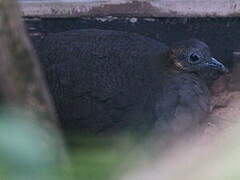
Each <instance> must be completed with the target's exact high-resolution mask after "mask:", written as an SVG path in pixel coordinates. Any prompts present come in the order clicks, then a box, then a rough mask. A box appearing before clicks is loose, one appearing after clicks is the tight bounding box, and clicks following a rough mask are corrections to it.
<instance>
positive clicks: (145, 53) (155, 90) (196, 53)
mask: <svg viewBox="0 0 240 180" xmlns="http://www.w3.org/2000/svg"><path fill="white" fill-rule="evenodd" d="M33 45H34V48H35V51H36V53H37V55H38V57H39V60H40V63H41V66H42V69H43V71H44V74H45V77H46V81H47V84H48V87H49V91H50V93H51V95H52V97H53V100H54V103H55V106H56V109H57V113H58V115H59V118H60V122H61V125H62V127H63V129H65V130H66V131H68V130H70V131H77V132H91V133H101V132H119V131H122V130H126V131H141V132H144V131H149V130H150V129H153V128H154V129H159V131H161V130H162V129H163V130H165V129H167V130H170V131H174V132H175V131H176V132H183V131H188V130H189V129H191V128H193V127H195V126H198V125H199V123H201V121H202V120H203V119H204V118H205V117H206V116H207V114H208V112H209V102H210V93H209V87H208V85H207V83H206V80H207V79H208V78H210V77H206V75H205V74H204V73H203V72H204V70H209V69H212V70H214V71H218V72H226V71H227V68H225V66H224V65H223V64H222V63H220V62H219V61H217V60H216V59H215V58H213V57H212V56H211V53H210V49H209V47H208V45H207V44H205V43H204V42H202V41H200V40H198V39H190V40H185V41H181V42H177V43H175V44H173V45H171V46H170V47H168V46H167V45H165V44H164V43H161V42H159V41H157V40H155V39H151V38H148V37H145V36H142V35H139V34H136V33H128V32H123V31H114V30H99V29H82V30H71V31H66V32H59V33H49V34H47V35H45V36H43V37H41V39H40V40H37V41H34V40H33Z"/></svg>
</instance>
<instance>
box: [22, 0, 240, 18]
mask: <svg viewBox="0 0 240 180" xmlns="http://www.w3.org/2000/svg"><path fill="white" fill-rule="evenodd" d="M20 1H21V7H22V11H23V15H24V16H40V17H81V16H137V17H209V16H211V17H226V16H239V14H240V13H239V12H240V1H239V0H182V1H180V0H148V1H147V0H135V1H132V0H71V1H66V0H59V1H57V0H54V1H44V2H43V1H42V0H37V1H34V0H32V1H30V0H20Z"/></svg>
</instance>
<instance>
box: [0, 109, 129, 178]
mask: <svg viewBox="0 0 240 180" xmlns="http://www.w3.org/2000/svg"><path fill="white" fill-rule="evenodd" d="M40 122H41V121H40V120H39V119H37V118H36V117H35V116H34V115H33V114H31V113H26V112H24V111H20V110H17V109H14V110H13V109H12V110H11V111H9V110H7V111H6V109H4V110H2V111H1V112H0V162H1V163H0V180H5V179H6V180H28V179H29V180H33V179H34V180H38V179H39V180H54V179H58V180H65V179H66V180H69V179H70V180H71V179H73V180H75V179H82V180H111V179H115V176H116V174H117V172H120V171H123V170H124V168H123V166H122V164H124V162H125V161H127V159H128V158H129V157H130V156H131V150H132V149H133V143H132V139H130V138H129V136H119V137H113V136H111V135H109V136H97V137H96V136H90V135H71V136H67V137H68V138H67V147H68V151H69V152H68V153H69V156H70V157H69V159H70V162H67V161H66V162H65V161H64V160H62V159H61V158H60V157H59V150H58V149H57V146H55V144H54V143H55V139H57V138H58V137H55V136H54V135H53V134H52V133H51V131H49V130H47V129H46V128H45V127H43V126H42V124H41V123H40ZM127 163H129V162H127ZM125 164H126V163H125Z"/></svg>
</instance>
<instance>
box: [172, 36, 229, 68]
mask: <svg viewBox="0 0 240 180" xmlns="http://www.w3.org/2000/svg"><path fill="white" fill-rule="evenodd" d="M170 60H171V62H173V65H174V67H175V68H176V69H178V70H180V71H187V72H200V71H202V70H207V69H213V70H216V71H219V72H228V70H227V68H225V66H224V65H223V64H222V63H220V62H219V61H218V60H216V59H215V58H213V57H212V56H211V53H210V50H209V47H208V45H207V44H205V43H204V42H202V41H199V40H197V39H190V40H186V41H182V42H179V43H176V44H175V45H174V46H172V47H171V50H170Z"/></svg>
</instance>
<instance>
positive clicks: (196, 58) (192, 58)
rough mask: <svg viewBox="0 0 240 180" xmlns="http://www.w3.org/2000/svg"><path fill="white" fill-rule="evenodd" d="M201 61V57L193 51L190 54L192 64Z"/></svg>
mask: <svg viewBox="0 0 240 180" xmlns="http://www.w3.org/2000/svg"><path fill="white" fill-rule="evenodd" d="M199 61H200V57H199V56H198V55H197V54H195V53H192V54H191V55H190V57H189V62H190V63H191V64H197V63H199Z"/></svg>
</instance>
